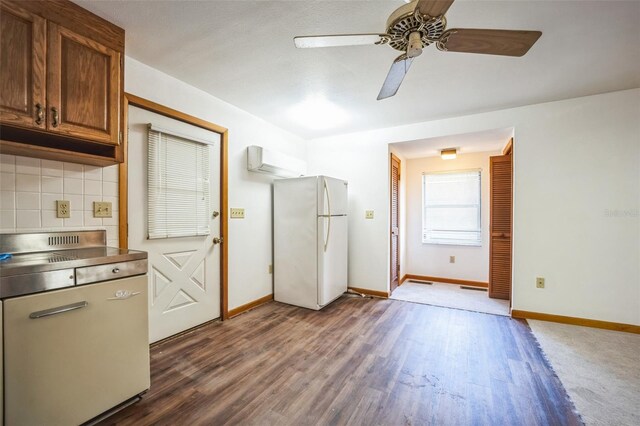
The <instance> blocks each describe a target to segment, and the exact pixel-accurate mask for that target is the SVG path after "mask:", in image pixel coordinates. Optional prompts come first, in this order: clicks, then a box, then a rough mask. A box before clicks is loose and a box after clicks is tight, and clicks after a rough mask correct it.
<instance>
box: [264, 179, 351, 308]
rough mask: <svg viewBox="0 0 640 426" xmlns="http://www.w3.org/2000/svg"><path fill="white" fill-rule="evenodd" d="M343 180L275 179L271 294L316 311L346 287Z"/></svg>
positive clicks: (344, 194)
mask: <svg viewBox="0 0 640 426" xmlns="http://www.w3.org/2000/svg"><path fill="white" fill-rule="evenodd" d="M347 207H348V202H347V182H345V181H343V180H340V179H334V178H330V177H327V176H308V177H300V178H292V179H280V180H276V181H274V184H273V232H274V238H273V245H274V271H273V272H274V299H275V300H276V301H278V302H283V303H287V304H290V305H296V306H301V307H304V308H309V309H315V310H319V309H322V308H323V307H324V306H326V305H327V304H329V303H331V302H332V301H334V300H335V299H337V298H338V297H340V295H341V294H343V293H344V292H345V291H347V220H348V218H347Z"/></svg>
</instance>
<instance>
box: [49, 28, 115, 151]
mask: <svg viewBox="0 0 640 426" xmlns="http://www.w3.org/2000/svg"><path fill="white" fill-rule="evenodd" d="M47 43H48V47H49V48H48V53H47V59H48V79H47V106H48V117H49V119H48V122H47V129H48V130H50V131H54V132H57V133H61V134H64V135H67V136H71V137H77V138H82V139H87V140H92V141H96V142H103V143H110V144H118V142H119V119H120V79H121V78H122V76H121V74H120V53H119V52H116V51H115V50H113V49H110V48H108V47H106V46H103V45H102V44H100V43H98V42H96V41H94V40H91V39H89V38H87V37H84V36H81V35H79V34H76V33H74V32H73V31H70V30H69V29H67V28H65V27H62V26H60V25H57V24H54V23H52V22H49V23H48V35H47Z"/></svg>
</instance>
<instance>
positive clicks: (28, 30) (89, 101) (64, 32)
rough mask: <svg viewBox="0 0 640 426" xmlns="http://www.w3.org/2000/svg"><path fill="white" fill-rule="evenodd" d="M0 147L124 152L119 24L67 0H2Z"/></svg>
mask: <svg viewBox="0 0 640 426" xmlns="http://www.w3.org/2000/svg"><path fill="white" fill-rule="evenodd" d="M0 8H1V9H0V11H1V13H0V36H1V37H0V151H2V152H3V153H7V154H15V155H25V156H32V157H40V158H50V159H55V160H62V161H72V162H79V163H85V164H96V165H107V164H113V163H117V162H121V161H123V159H124V152H123V147H122V145H121V144H120V139H121V137H122V126H123V122H124V115H123V114H124V112H123V107H122V105H123V97H124V81H123V79H124V61H123V59H124V30H123V29H122V28H119V27H117V26H116V25H113V24H112V23H110V22H108V21H105V20H104V19H102V18H100V17H99V16H96V15H94V14H92V13H90V12H89V11H87V10H85V9H83V8H81V7H80V6H78V5H77V4H75V3H73V2H71V1H69V0H33V1H16V0H0Z"/></svg>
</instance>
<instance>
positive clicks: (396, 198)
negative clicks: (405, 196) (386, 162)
mask: <svg viewBox="0 0 640 426" xmlns="http://www.w3.org/2000/svg"><path fill="white" fill-rule="evenodd" d="M399 185H400V160H399V159H398V158H397V157H396V156H395V155H393V154H392V155H391V267H390V269H391V291H392V292H393V290H395V289H396V287H398V283H399V279H400V248H399V238H400V235H399V234H400V232H399V231H400V229H399V228H400V224H399V221H400V187H399Z"/></svg>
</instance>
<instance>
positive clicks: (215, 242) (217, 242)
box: [213, 237, 222, 244]
mask: <svg viewBox="0 0 640 426" xmlns="http://www.w3.org/2000/svg"><path fill="white" fill-rule="evenodd" d="M213 244H222V238H221V237H213Z"/></svg>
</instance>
